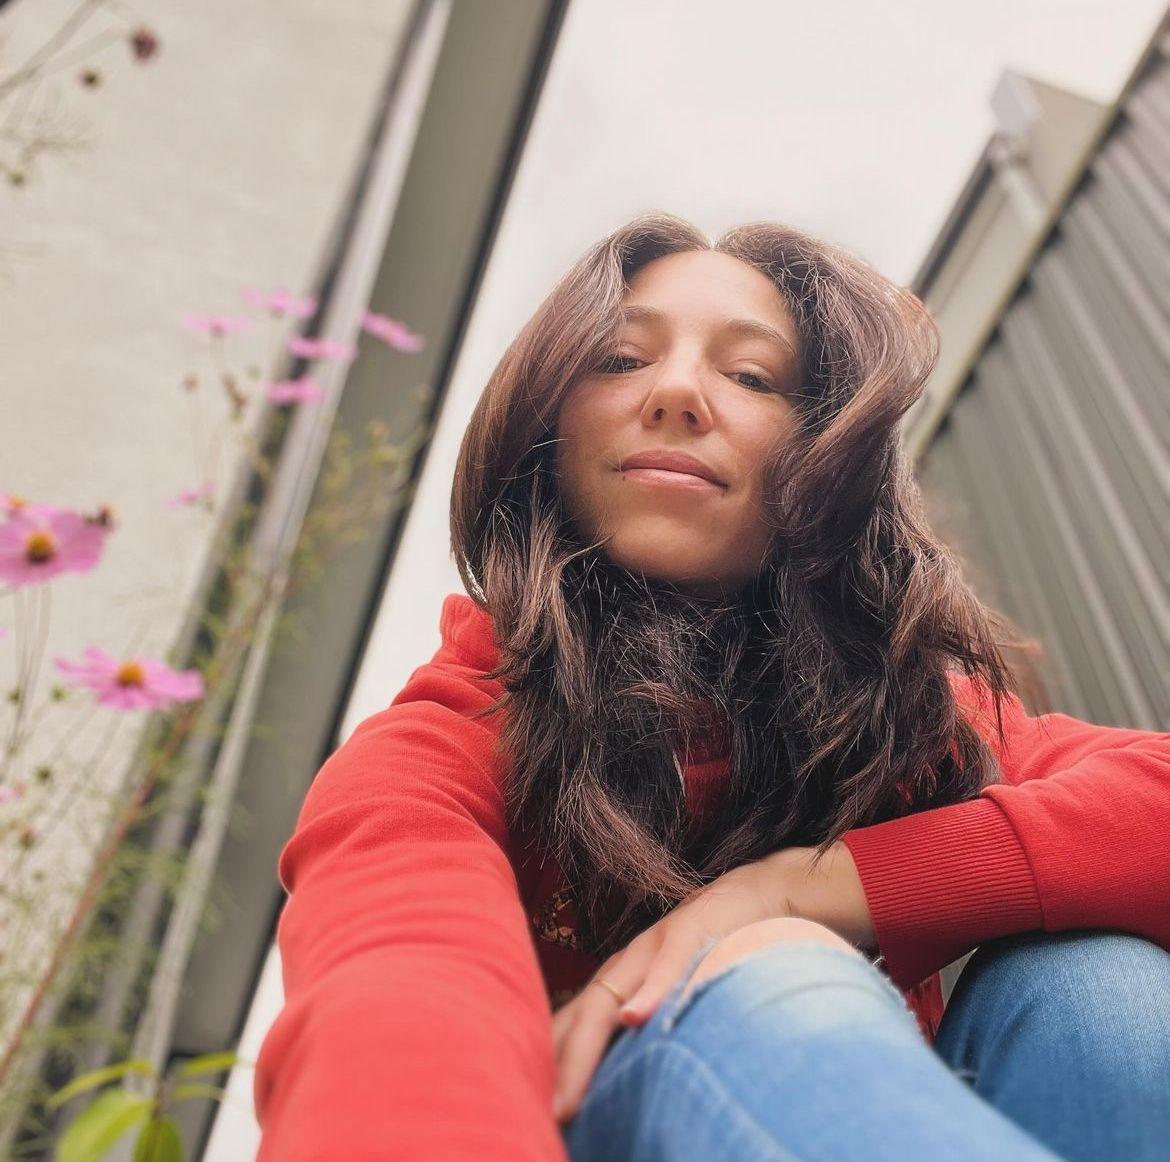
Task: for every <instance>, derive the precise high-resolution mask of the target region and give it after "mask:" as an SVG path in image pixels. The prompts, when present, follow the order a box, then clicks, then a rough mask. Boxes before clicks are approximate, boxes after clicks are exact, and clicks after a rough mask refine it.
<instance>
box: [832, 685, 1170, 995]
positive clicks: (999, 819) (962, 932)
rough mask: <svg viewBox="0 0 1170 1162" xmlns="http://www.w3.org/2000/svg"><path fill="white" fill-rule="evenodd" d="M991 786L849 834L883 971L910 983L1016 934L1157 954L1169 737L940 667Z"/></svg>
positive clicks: (1168, 850) (1164, 920)
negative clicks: (1119, 941) (1066, 937)
mask: <svg viewBox="0 0 1170 1162" xmlns="http://www.w3.org/2000/svg"><path fill="white" fill-rule="evenodd" d="M952 678H954V679H955V681H954V687H955V693H956V697H957V698H958V700H959V702H960V705H961V706H962V707H963V708H964V709H967V710H968V711H969V712H970V721H971V724H972V725H973V726H974V727H975V728H976V729H977V730H979V731H980V733H981V734H982V735H983V737H984V739H985V741H986V742H987V743H988V744H989V745H990V746H991V748H992V750H993V752H994V753H995V755H996V757H997V758H998V759H999V762H1000V766H1001V769H1002V781H1001V782H999V783H996V784H994V785H992V786H988V787H985V788H984V789H983V790H982V791H981V792H980V794H979V795H978V796H977V797H976V798H973V799H970V800H967V801H966V802H963V803H957V804H954V805H950V806H946V807H938V808H934V809H932V810H927V811H921V812H919V813H917V814H914V815H909V816H906V817H904V818H901V819H894V820H890V821H889V822H886V823H878V824H874V825H871V826H868V827H859V828H854V829H853V830H852V831H849V832H847V833H846V834H845V835H844V836H843V842H844V843H845V844H846V846H847V847H848V848H849V851H850V853H851V854H852V856H853V859H854V862H855V863H856V865H857V871H858V875H859V877H860V879H861V883H862V887H863V890H864V891H865V894H866V899H867V901H868V903H869V907H870V913H871V916H872V919H873V927H874V934H875V936H876V939H877V943H878V949H879V951H880V952H881V954H882V957H883V959H884V962H885V966H886V970H887V972H888V973H889V974H890V977H891V979H892V980H893V981H894V983H895V984H897V985H899V986H900V987H902V988H903V989H909V988H911V987H913V986H914V985H915V984H917V983H918V982H919V981H921V980H923V979H924V978H925V977H927V976H929V975H930V974H931V973H934V972H937V971H938V970H939V969H940V968H942V967H943V966H944V965H947V964H949V963H950V962H951V961H953V960H955V959H957V958H958V957H960V956H962V955H963V954H964V953H967V952H970V951H971V950H972V949H973V948H975V947H976V946H977V945H978V944H981V943H983V942H984V941H987V940H993V939H995V938H997V937H1000V936H1007V935H1010V934H1012V933H1015V932H1025V931H1036V930H1040V931H1047V932H1056V931H1062V930H1065V929H1071V928H1100V929H1104V928H1109V929H1116V930H1119V931H1123V932H1129V933H1133V934H1134V935H1138V936H1142V937H1144V938H1146V939H1148V940H1151V941H1153V942H1154V943H1156V944H1159V945H1161V946H1162V947H1163V948H1167V949H1170V907H1168V906H1167V903H1166V901H1167V900H1168V899H1170V843H1167V841H1166V836H1167V835H1168V834H1170V734H1164V733H1160V732H1156V731H1146V730H1136V729H1131V728H1126V727H1113V726H1099V725H1096V724H1094V723H1090V722H1083V721H1081V720H1080V719H1077V718H1073V717H1071V716H1069V715H1067V714H1059V713H1056V714H1043V715H1040V716H1038V717H1035V718H1033V717H1030V716H1029V715H1028V713H1027V712H1026V710H1025V709H1024V707H1023V705H1022V704H1021V702H1020V701H1019V699H1018V698H1015V697H1014V696H1012V697H1011V699H1010V701H1009V702H1005V703H1004V727H1005V740H1004V743H1003V744H1002V746H1001V744H1000V742H999V739H998V737H997V735H996V732H995V718H994V707H993V704H992V701H991V696H990V692H989V691H987V689H986V687H984V686H982V684H980V685H979V686H978V687H976V686H975V684H974V683H972V682H970V681H969V680H968V679H967V678H965V677H963V676H961V675H952Z"/></svg>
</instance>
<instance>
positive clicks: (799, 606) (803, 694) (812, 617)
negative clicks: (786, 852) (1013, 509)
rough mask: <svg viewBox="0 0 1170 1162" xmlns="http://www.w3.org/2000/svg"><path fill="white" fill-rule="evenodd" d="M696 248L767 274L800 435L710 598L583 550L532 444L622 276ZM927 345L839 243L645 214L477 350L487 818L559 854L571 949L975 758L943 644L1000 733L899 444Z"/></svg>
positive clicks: (980, 752) (636, 926)
mask: <svg viewBox="0 0 1170 1162" xmlns="http://www.w3.org/2000/svg"><path fill="white" fill-rule="evenodd" d="M694 250H715V251H719V252H722V253H725V254H729V255H732V256H734V257H736V258H739V259H741V260H742V261H744V262H746V263H748V264H750V265H751V266H753V267H755V268H756V269H757V270H760V271H762V272H763V273H764V274H765V275H767V276H768V278H769V279H770V280H771V281H772V282H773V283H774V284H775V286H776V288H777V290H778V291H779V293H780V295H781V296H782V299H783V301H784V303H785V305H786V306H787V308H788V310H789V311H790V312H791V314H792V317H793V320H794V322H795V324H796V327H797V331H798V333H799V335H800V337H801V343H802V347H803V350H802V352H801V354H802V361H803V372H804V374H803V376H802V382H801V386H800V389H799V391H798V392H797V393H796V394H795V395H794V396H793V397H792V399H793V402H794V406H795V408H796V410H795V413H794V418H796V420H797V421H798V422H797V424H796V430H795V431H794V432H793V433H792V434H791V435H790V437H789V438H787V439H786V440H784V441H783V442H782V443H779V445H778V446H777V447H776V448H775V449H774V451H773V452H772V453H771V454H770V455H769V456H768V458H767V462H766V464H765V465H764V470H765V480H766V481H767V482H768V484H767V485H766V488H765V497H766V503H767V507H768V516H769V520H770V521H771V522H772V523H773V525H774V527H775V533H774V543H773V545H772V548H771V551H770V553H769V555H768V558H767V560H766V561H765V563H764V566H763V568H762V569H761V570H760V573H759V575H758V577H757V578H756V579H755V581H754V583H753V584H752V585H750V586H748V587H747V588H746V589H744V590H743V591H742V592H741V593H740V594H739V595H738V596H737V597H736V598H735V599H733V600H730V601H721V602H717V601H713V600H710V599H699V598H697V597H694V596H692V595H688V594H687V593H684V592H682V591H680V590H679V589H678V588H677V587H675V586H674V585H672V584H670V583H667V582H660V581H652V580H649V579H647V578H645V577H643V576H641V575H635V574H633V573H630V572H628V571H626V570H625V569H622V568H620V567H618V566H616V565H614V564H613V563H611V562H608V561H607V560H606V559H605V557H604V555H603V553H602V552H600V551H599V545H597V544H594V545H586V544H583V543H581V540H580V538H578V537H577V536H576V535H575V533H574V530H573V528H572V526H571V525H570V523H569V521H568V520H567V517H566V514H565V512H564V511H563V510H562V506H561V498H560V495H559V491H558V487H557V479H556V474H555V468H554V463H555V459H554V457H553V455H552V452H553V448H554V444H555V431H556V417H557V413H558V409H559V407H560V403H561V401H562V399H563V398H564V397H565V395H566V394H567V393H568V391H570V390H571V388H572V387H573V385H574V384H575V383H576V382H577V381H578V380H579V379H580V378H581V377H582V376H583V375H587V374H590V373H592V372H593V371H594V370H595V369H596V368H597V367H598V366H599V365H600V364H601V363H602V362H603V361H604V360H605V359H606V358H608V357H610V356H611V355H612V354H613V351H614V349H615V344H616V341H617V337H618V328H619V326H620V322H621V305H622V301H623V295H624V292H625V291H626V289H627V287H628V283H629V280H630V278H631V277H632V276H633V274H634V273H635V272H636V271H638V270H639V269H640V268H641V267H643V266H644V265H646V264H647V263H649V262H652V261H653V260H654V259H656V258H659V257H661V256H663V255H668V254H674V253H679V252H684V251H694ZM937 358H938V332H937V328H936V326H935V324H934V321H933V320H932V319H931V317H930V315H929V314H928V312H927V310H926V308H925V306H924V305H923V304H922V303H921V302H920V301H919V300H918V299H917V298H916V297H915V296H914V295H913V294H912V293H911V292H910V291H908V290H906V289H903V288H901V287H898V286H897V285H895V284H894V283H892V282H891V281H890V280H888V279H886V278H884V277H883V276H882V275H880V274H879V273H878V272H877V271H875V270H874V269H872V268H871V267H870V266H868V265H867V264H866V263H864V262H862V261H860V260H859V259H857V258H856V257H854V256H853V255H851V254H849V253H848V252H846V251H844V250H842V249H840V248H838V247H836V246H833V245H831V244H828V243H825V242H822V241H819V240H817V239H814V238H812V237H810V236H809V235H807V234H804V233H802V232H800V231H798V230H795V229H793V228H792V227H790V226H786V225H781V224H777V223H771V222H759V223H751V224H748V225H744V226H741V227H739V228H737V229H733V230H731V231H729V232H728V233H726V234H724V235H723V236H722V237H720V238H719V239H718V241H717V242H715V243H714V244H713V245H712V244H711V243H710V242H709V241H708V240H707V239H706V237H705V236H704V235H703V234H702V233H701V232H700V231H699V230H697V229H696V228H695V227H694V226H692V225H691V224H690V223H688V222H686V221H685V220H683V219H680V218H678V217H675V216H673V215H668V214H648V215H643V216H641V217H639V218H636V219H634V220H633V221H632V222H630V223H629V224H627V225H626V226H624V227H622V228H621V229H618V230H616V231H615V232H614V233H612V234H611V235H609V236H608V237H607V238H605V239H603V240H602V241H601V242H599V243H597V244H596V245H595V246H593V247H592V248H591V249H589V250H588V251H587V252H586V253H585V254H584V255H583V257H582V258H581V259H580V260H579V261H578V262H577V263H576V264H575V265H574V266H573V267H572V269H570V270H569V272H568V273H567V274H566V275H565V276H564V277H563V278H562V279H561V280H560V281H559V282H558V283H557V285H556V286H555V287H554V289H553V290H552V291H551V293H550V294H549V295H548V297H547V298H546V299H545V301H544V302H543V303H542V304H541V305H540V307H539V308H538V309H537V311H536V313H535V314H534V315H533V316H532V318H531V319H530V320H529V321H528V323H527V324H526V325H525V326H524V328H523V329H522V330H521V332H520V333H519V335H517V337H516V338H515V339H514V341H513V342H512V343H511V344H510V346H509V347H508V349H507V350H506V352H505V353H504V355H503V357H502V358H501V360H500V362H499V364H498V365H497V366H496V368H495V370H494V372H493V374H492V376H491V379H490V380H489V382H488V384H487V387H486V389H485V391H484V393H483V395H482V396H481V398H480V399H479V402H478V404H477V406H476V408H475V412H474V414H473V416H472V418H471V422H470V424H469V425H468V428H467V431H466V433H465V435H464V438H463V442H462V446H461V449H460V452H459V459H458V464H457V467H456V473H455V483H454V488H453V492H452V499H451V543H452V550H453V552H454V555H455V560H456V563H457V566H458V568H459V571H460V575H461V577H462V578H463V581H464V584H465V585H466V587H467V590H468V592H469V594H470V595H471V596H472V598H473V599H474V600H475V601H476V602H477V604H479V605H480V606H481V607H483V608H484V609H485V610H486V611H487V612H488V613H489V614H490V616H491V618H492V621H493V625H494V629H495V634H496V640H497V642H498V643H499V646H500V661H499V665H498V666H497V667H496V668H495V669H494V670H492V671H491V672H490V673H489V674H488V675H486V676H487V677H490V678H500V679H501V680H502V682H503V685H504V689H505V693H504V695H503V696H502V698H501V699H499V700H498V701H497V702H496V703H495V704H494V705H493V706H492V707H489V708H488V709H487V710H486V711H484V712H481V713H492V712H495V711H498V710H502V709H504V708H505V707H506V708H507V710H508V713H507V715H506V720H505V722H504V724H503V728H502V730H501V734H500V747H501V754H502V756H503V758H504V760H505V761H506V762H507V764H508V769H509V771H510V773H511V777H510V779H509V782H508V785H507V788H506V803H507V812H508V825H509V830H510V833H511V834H512V835H514V836H515V837H516V838H517V843H518V844H521V845H523V847H522V849H523V850H534V849H539V850H541V851H546V852H550V853H551V854H552V855H554V856H555V858H556V859H557V860H558V861H559V863H560V865H561V867H562V869H563V870H564V873H565V875H566V878H567V880H568V883H569V886H570V888H571V891H572V894H573V897H574V900H575V903H576V909H577V916H578V922H579V925H580V927H579V935H580V938H581V946H582V947H584V948H586V949H588V950H590V951H592V952H594V953H596V955H598V956H601V957H604V956H608V955H609V954H611V953H612V952H614V951H617V950H618V949H620V948H621V947H623V946H624V945H625V944H627V943H628V942H629V940H630V939H632V938H633V936H634V935H636V934H637V933H638V932H639V931H641V930H642V929H643V928H645V927H647V926H649V924H651V923H653V922H654V921H655V920H656V919H657V918H659V917H660V916H661V915H663V914H664V913H665V912H666V911H667V910H669V909H670V908H672V907H674V906H675V905H676V904H678V903H679V902H680V901H681V900H682V899H684V898H686V897H687V896H688V895H690V894H691V893H693V892H694V891H696V890H698V889H699V888H701V887H702V886H703V884H705V883H707V882H709V881H710V880H711V879H713V878H715V877H716V876H718V875H720V874H722V873H723V872H725V871H727V870H729V869H731V868H732V867H735V866H737V865H739V864H742V863H745V862H747V861H750V860H753V859H759V858H761V857H762V856H764V855H766V854H768V853H770V852H772V851H776V850H778V849H779V848H781V847H789V846H816V847H818V848H819V849H820V851H821V852H822V853H823V852H824V851H825V850H827V849H828V847H829V846H830V845H831V844H832V843H833V842H834V841H836V840H837V839H839V838H840V837H841V835H842V834H843V833H844V832H845V831H846V830H848V829H850V828H853V827H858V826H864V825H866V824H870V823H878V822H882V821H885V820H888V819H893V818H896V817H899V816H902V815H906V814H909V813H911V812H914V811H918V810H923V809H925V808H927V807H935V806H941V805H944V804H949V803H956V802H960V801H962V800H965V799H968V798H971V797H973V796H975V795H977V794H978V792H979V790H980V788H982V787H983V786H985V785H986V784H987V783H990V782H994V781H997V779H998V778H999V769H998V765H997V763H996V760H995V757H994V754H993V753H992V751H991V749H990V748H989V747H988V746H987V745H986V744H985V743H984V741H983V740H982V739H981V737H980V736H979V734H978V733H977V732H976V731H975V729H974V728H973V727H972V726H971V725H970V723H969V722H968V721H967V720H966V719H965V718H964V717H963V715H962V714H961V713H960V712H959V709H958V707H957V705H956V702H955V699H954V694H953V692H952V689H951V686H950V683H949V680H948V676H947V670H948V662H949V663H957V664H958V667H960V668H961V669H962V670H963V671H964V672H965V674H966V675H967V676H968V677H970V678H972V679H981V680H982V681H983V682H984V683H985V684H986V687H987V689H988V690H989V692H990V694H991V696H992V697H993V699H994V705H995V718H996V724H997V729H998V730H999V731H1000V737H1001V739H1002V720H1001V699H1002V697H1003V696H1004V695H1005V694H1007V693H1009V692H1010V691H1012V690H1013V689H1014V688H1015V686H1014V682H1015V679H1014V675H1013V673H1012V671H1011V669H1010V668H1009V666H1008V664H1007V663H1006V662H1005V660H1004V658H1003V656H1002V654H1001V652H1000V649H1001V647H1004V646H1009V645H1011V646H1016V645H1024V644H1025V643H1023V642H1021V641H1019V640H1017V639H1016V638H1015V637H1014V636H1008V635H1009V634H1010V635H1015V633H1016V629H1015V626H1014V625H1013V624H1012V623H1011V622H1010V621H1009V620H1008V619H1007V618H1006V617H1005V616H1004V615H1002V614H1000V613H998V612H996V611H994V610H991V609H989V608H988V607H986V606H985V605H983V604H982V603H981V602H980V600H979V599H978V598H977V597H976V596H975V594H974V593H973V592H972V591H971V589H970V587H969V586H968V584H967V583H966V581H965V580H964V579H963V576H962V573H961V568H960V564H959V561H958V559H957V557H956V556H954V555H953V554H952V553H951V552H950V551H949V550H948V549H947V548H946V547H945V546H944V544H943V543H942V542H941V541H940V540H939V539H938V538H937V537H936V536H935V535H934V534H933V533H932V531H931V530H930V528H929V527H928V524H927V522H926V518H925V515H924V512H923V508H922V503H921V496H920V493H919V490H918V486H917V484H916V482H915V480H914V477H913V472H912V466H911V465H910V463H909V460H908V458H907V457H906V455H905V453H904V451H903V450H902V448H901V446H900V444H899V440H898V431H899V427H898V426H899V420H900V419H901V417H902V416H903V414H904V413H905V412H906V410H907V409H908V408H909V407H910V405H911V404H912V403H913V402H914V401H915V399H917V398H918V396H919V395H920V393H921V391H922V388H923V386H924V384H925V382H926V380H927V377H928V376H929V375H930V372H931V371H932V369H933V367H934V365H935V362H936V360H937ZM950 668H952V669H953V668H956V667H954V666H953V665H952V666H951V667H950ZM704 737H705V738H708V739H710V738H717V739H719V740H721V741H722V742H723V744H724V746H725V751H724V753H726V754H727V755H728V758H729V763H730V769H729V775H728V782H727V785H726V790H725V792H724V793H723V794H722V796H721V797H720V798H719V800H718V802H717V803H715V804H713V805H712V808H711V810H709V811H707V812H706V813H705V815H704V817H703V821H702V823H701V825H699V824H695V823H694V822H693V821H692V819H691V817H690V813H689V812H688V810H687V806H686V803H685V801H684V795H683V788H682V786H681V783H680V779H679V774H678V771H677V770H676V767H675V763H674V758H673V754H672V751H673V750H674V749H675V748H677V747H679V746H683V747H686V746H689V745H690V744H691V743H692V742H694V741H695V740H696V739H699V740H700V741H701V739H702V738H704ZM533 845H535V848H534V847H533Z"/></svg>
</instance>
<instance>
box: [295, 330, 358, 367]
mask: <svg viewBox="0 0 1170 1162" xmlns="http://www.w3.org/2000/svg"><path fill="white" fill-rule="evenodd" d="M288 349H289V351H291V352H292V353H293V354H294V355H299V356H300V357H301V358H302V359H336V360H337V361H338V362H340V363H348V362H349V361H350V360H351V359H352V358H353V357H354V356H355V355H357V348H356V347H354V346H353V344H352V343H338V342H337V341H336V340H334V339H307V338H305V337H304V336H303V335H300V336H298V337H297V338H295V339H290V340H289V341H288Z"/></svg>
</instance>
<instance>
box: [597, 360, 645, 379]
mask: <svg viewBox="0 0 1170 1162" xmlns="http://www.w3.org/2000/svg"><path fill="white" fill-rule="evenodd" d="M641 362H642V360H641V359H638V358H636V357H635V356H633V355H611V356H610V357H609V358H608V359H606V360H604V361H603V362H602V363H600V364H599V365H598V368H597V370H598V371H600V372H601V374H602V375H620V374H621V373H622V372H623V371H626V370H629V369H628V368H625V367H619V366H618V364H624V363H641Z"/></svg>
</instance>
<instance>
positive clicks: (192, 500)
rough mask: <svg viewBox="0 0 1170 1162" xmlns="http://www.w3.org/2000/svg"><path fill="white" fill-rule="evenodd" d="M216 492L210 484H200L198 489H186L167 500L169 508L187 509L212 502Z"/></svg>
mask: <svg viewBox="0 0 1170 1162" xmlns="http://www.w3.org/2000/svg"><path fill="white" fill-rule="evenodd" d="M214 491H215V490H214V488H213V487H212V485H211V484H210V483H208V484H200V485H199V487H198V488H184V489H183V491H182V492H179V493H176V494H175V495H174V496H172V497H170V498H169V499H168V500H167V508H187V507H189V506H190V505H192V504H201V503H202V502H204V501H209V500H211V497H212V493H213V492H214Z"/></svg>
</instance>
